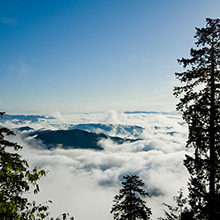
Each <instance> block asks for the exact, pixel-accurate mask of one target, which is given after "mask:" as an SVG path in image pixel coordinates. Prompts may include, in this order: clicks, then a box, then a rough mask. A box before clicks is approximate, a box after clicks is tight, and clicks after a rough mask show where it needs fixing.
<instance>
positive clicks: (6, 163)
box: [0, 112, 73, 220]
mask: <svg viewBox="0 0 220 220" xmlns="http://www.w3.org/2000/svg"><path fill="white" fill-rule="evenodd" d="M3 115H4V113H1V112H0V116H3ZM5 135H15V134H14V132H13V131H11V130H9V129H8V128H0V219H1V220H41V219H49V217H48V215H49V213H48V212H47V211H48V208H49V206H48V205H47V203H51V201H48V202H47V203H45V204H39V205H37V204H36V203H35V201H33V202H29V201H28V199H27V198H26V197H25V196H24V195H23V194H24V193H25V192H33V193H34V194H36V193H38V192H39V191H40V190H39V185H38V183H37V181H38V180H39V179H40V178H41V177H42V176H45V175H46V172H45V171H44V170H40V171H38V170H37V168H34V169H33V170H32V171H31V170H30V169H29V166H28V163H27V161H26V160H24V159H22V157H21V155H19V154H18V153H17V151H18V150H19V149H21V148H22V147H21V146H20V145H18V144H17V143H13V142H11V141H8V140H6V139H5ZM68 216H69V214H68V213H63V214H62V215H60V217H57V218H56V220H61V219H62V220H67V219H68ZM51 219H53V218H51ZM69 219H73V217H71V218H69Z"/></svg>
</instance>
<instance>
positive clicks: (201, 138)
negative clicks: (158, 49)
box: [174, 18, 220, 220]
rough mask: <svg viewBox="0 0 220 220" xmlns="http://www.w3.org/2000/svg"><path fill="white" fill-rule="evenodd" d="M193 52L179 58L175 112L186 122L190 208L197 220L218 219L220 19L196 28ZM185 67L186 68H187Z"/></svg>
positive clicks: (219, 170) (208, 20) (219, 193)
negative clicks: (190, 148)
mask: <svg viewBox="0 0 220 220" xmlns="http://www.w3.org/2000/svg"><path fill="white" fill-rule="evenodd" d="M195 38H196V40H197V41H196V42H195V44H196V46H197V48H196V49H193V48H192V49H191V50H190V55H191V58H189V59H185V58H182V59H179V60H178V62H179V63H180V64H182V65H183V67H184V68H185V69H186V71H184V72H182V73H176V74H175V75H176V77H177V79H179V80H180V82H181V83H184V84H185V85H184V86H179V87H175V88H174V95H175V96H176V97H179V98H180V102H179V103H178V104H177V110H180V111H182V112H183V119H184V120H185V121H186V122H187V123H188V128H189V135H188V141H187V147H192V148H194V156H190V155H186V159H185V160H184V165H185V166H186V168H187V169H188V171H189V174H190V180H189V184H188V185H189V199H190V201H189V202H190V205H191V207H192V209H193V211H194V215H195V217H196V218H197V219H209V220H216V219H220V215H219V213H218V211H217V210H218V209H219V205H220V202H219V199H220V71H219V70H220V69H219V67H220V19H210V18H207V19H206V26H205V27H204V28H196V34H195ZM187 67H188V68H187Z"/></svg>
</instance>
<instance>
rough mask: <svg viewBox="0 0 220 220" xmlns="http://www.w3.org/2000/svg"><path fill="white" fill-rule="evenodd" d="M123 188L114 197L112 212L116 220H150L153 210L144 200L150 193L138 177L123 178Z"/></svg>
mask: <svg viewBox="0 0 220 220" xmlns="http://www.w3.org/2000/svg"><path fill="white" fill-rule="evenodd" d="M123 178H124V181H123V182H122V185H123V188H121V189H120V190H119V194H118V195H116V196H115V197H114V200H113V201H114V205H113V206H112V209H111V211H110V213H111V214H113V216H114V219H116V220H135V219H143V220H147V219H150V216H151V209H150V208H148V207H147V206H146V202H145V201H144V200H143V199H142V198H143V197H146V196H148V193H147V192H146V191H145V190H144V189H143V188H142V187H143V186H144V185H145V184H144V183H143V182H142V180H140V179H139V177H138V176H136V175H131V176H130V175H127V176H123Z"/></svg>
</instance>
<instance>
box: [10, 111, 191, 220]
mask: <svg viewBox="0 0 220 220" xmlns="http://www.w3.org/2000/svg"><path fill="white" fill-rule="evenodd" d="M53 116H55V117H56V119H48V120H47V119H46V120H44V121H38V123H33V124H29V125H30V126H32V127H33V126H34V127H35V128H36V127H43V126H45V127H47V128H49V127H53V128H55V127H56V128H57V127H58V125H59V124H61V127H62V126H63V125H62V124H63V123H64V122H65V123H66V124H68V123H70V124H71V123H74V124H77V123H83V122H84V123H89V122H92V123H103V122H106V123H114V124H117V123H120V124H124V125H137V126H142V127H143V128H144V131H143V133H142V134H140V136H142V137H143V138H144V139H143V140H140V141H137V142H133V143H124V144H122V145H117V144H114V143H112V142H111V141H110V140H106V141H103V140H102V141H100V145H101V146H102V147H103V148H104V150H103V151H92V150H79V149H75V150H62V149H55V150H52V151H49V150H36V149H34V148H33V147H31V146H28V145H27V143H25V142H24V141H23V140H22V139H21V138H19V136H17V137H14V138H16V141H17V142H18V143H21V144H22V145H23V146H24V148H23V150H22V152H21V153H22V155H23V156H24V158H28V162H29V164H30V165H31V167H34V166H37V167H39V168H40V169H42V168H43V169H45V170H49V173H48V175H47V177H45V178H43V179H42V180H41V181H40V188H41V192H40V194H39V195H37V196H32V195H29V196H30V198H35V197H36V200H37V201H39V202H43V201H46V200H48V199H51V200H52V201H53V204H52V205H51V213H52V214H53V216H54V217H56V215H58V214H61V213H62V212H69V213H70V214H71V215H73V216H74V217H75V219H81V220H87V219H88V218H90V219H96V220H102V219H106V220H110V219H113V217H112V215H110V213H109V211H110V209H111V206H112V204H113V197H114V196H115V195H116V194H117V193H118V190H119V188H121V185H120V183H121V180H122V176H123V175H127V174H138V175H139V176H140V178H141V179H142V180H143V181H144V182H145V184H146V189H147V191H148V192H149V193H150V196H151V197H150V198H147V204H148V206H150V207H151V208H152V211H153V219H156V218H157V217H159V216H161V215H162V214H163V211H162V210H163V208H164V207H162V203H163V202H167V203H169V202H172V197H173V196H174V195H176V194H177V191H178V190H179V189H180V187H182V186H186V182H187V179H188V173H187V171H186V169H185V167H184V166H183V159H184V155H185V153H186V150H185V141H186V137H187V127H186V125H185V124H183V123H182V119H181V117H180V116H179V115H162V114H124V113H118V112H116V111H113V110H111V111H109V112H108V113H107V114H105V115H101V114H97V115H95V114H91V115H90V114H89V115H88V114H87V115H82V114H80V115H61V114H60V113H59V112H57V113H56V114H53ZM56 123H57V125H56ZM54 124H55V125H54ZM7 125H8V126H10V127H11V126H13V124H9V122H7ZM13 140H15V139H13ZM37 144H38V143H37V142H36V143H35V145H37Z"/></svg>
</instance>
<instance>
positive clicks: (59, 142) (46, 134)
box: [18, 126, 138, 150]
mask: <svg viewBox="0 0 220 220" xmlns="http://www.w3.org/2000/svg"><path fill="white" fill-rule="evenodd" d="M18 131H23V135H22V136H23V138H24V139H26V140H28V142H29V144H31V142H32V141H33V140H40V141H41V142H42V144H43V146H42V147H43V148H45V149H52V148H56V147H60V148H62V149H94V150H103V148H102V147H101V146H100V145H99V141H100V140H106V139H109V140H111V141H113V142H114V143H116V144H123V143H125V142H134V141H137V140H138V139H128V138H120V137H111V136H109V135H106V134H97V133H92V132H88V131H82V130H79V129H72V130H56V131H52V130H37V131H35V130H33V129H32V128H30V127H27V126H26V127H21V128H19V129H18ZM24 131H26V132H24ZM27 137H29V138H27ZM30 137H32V138H30Z"/></svg>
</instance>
